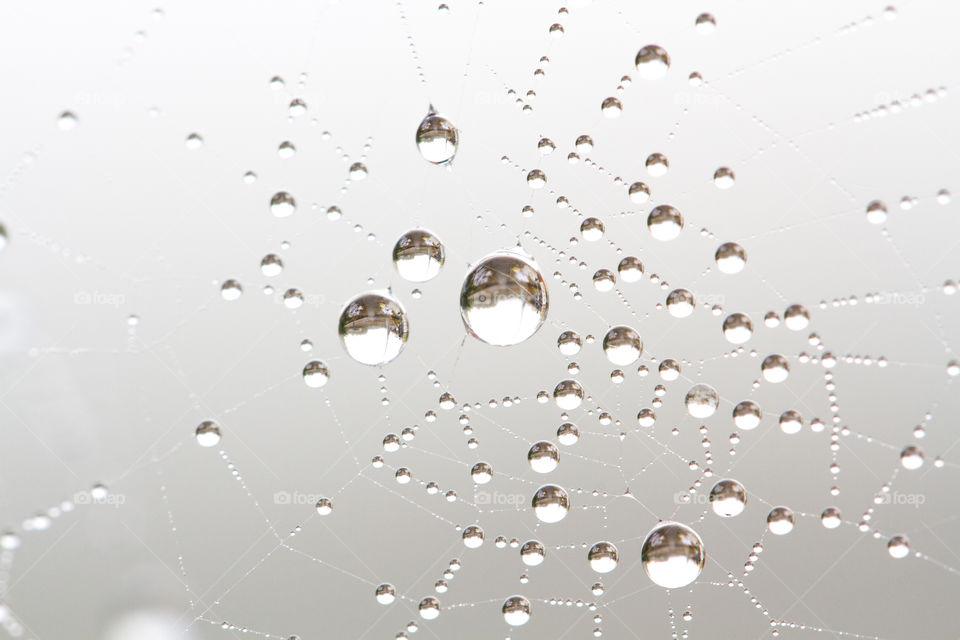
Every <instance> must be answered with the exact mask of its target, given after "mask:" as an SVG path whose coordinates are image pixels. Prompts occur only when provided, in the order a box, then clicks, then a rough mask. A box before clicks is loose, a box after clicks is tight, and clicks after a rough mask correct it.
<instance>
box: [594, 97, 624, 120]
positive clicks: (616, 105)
mask: <svg viewBox="0 0 960 640" xmlns="http://www.w3.org/2000/svg"><path fill="white" fill-rule="evenodd" d="M622 112H623V103H622V102H620V100H618V99H617V98H614V97H613V96H611V97H609V98H605V99H604V100H603V102H602V103H601V104H600V113H602V114H603V115H605V116H606V117H608V118H619V117H620V114H621V113H622Z"/></svg>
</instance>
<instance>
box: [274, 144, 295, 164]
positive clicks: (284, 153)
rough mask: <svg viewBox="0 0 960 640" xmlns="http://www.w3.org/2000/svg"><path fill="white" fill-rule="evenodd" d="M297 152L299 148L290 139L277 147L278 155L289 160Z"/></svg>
mask: <svg viewBox="0 0 960 640" xmlns="http://www.w3.org/2000/svg"><path fill="white" fill-rule="evenodd" d="M296 153H297V148H296V147H295V146H294V144H293V143H292V142H290V141H289V140H284V141H283V142H281V143H280V146H278V147H277V155H278V156H280V157H281V158H283V159H284V160H287V159H289V158H292V157H293V156H295V155H296Z"/></svg>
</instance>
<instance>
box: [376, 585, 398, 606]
mask: <svg viewBox="0 0 960 640" xmlns="http://www.w3.org/2000/svg"><path fill="white" fill-rule="evenodd" d="M376 594H377V602H379V603H380V604H393V602H394V600H396V599H397V590H396V588H395V587H394V586H393V585H392V584H387V583H384V584H381V585H378V586H377V591H376Z"/></svg>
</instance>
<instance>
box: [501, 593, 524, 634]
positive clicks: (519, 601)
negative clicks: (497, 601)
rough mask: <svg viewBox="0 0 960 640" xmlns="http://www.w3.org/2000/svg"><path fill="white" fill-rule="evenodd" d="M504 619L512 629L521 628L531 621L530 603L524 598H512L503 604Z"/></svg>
mask: <svg viewBox="0 0 960 640" xmlns="http://www.w3.org/2000/svg"><path fill="white" fill-rule="evenodd" d="M502 611H503V619H504V621H506V623H507V624H508V625H510V626H511V627H519V626H521V625H525V624H527V622H529V620H530V601H529V600H527V599H526V598H524V597H523V596H510V597H509V598H507V599H506V600H504V602H503V607H502Z"/></svg>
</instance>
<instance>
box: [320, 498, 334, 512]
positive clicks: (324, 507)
mask: <svg viewBox="0 0 960 640" xmlns="http://www.w3.org/2000/svg"><path fill="white" fill-rule="evenodd" d="M316 509H317V514H318V515H321V516H328V515H330V514H331V513H333V502H331V501H330V498H320V499H319V500H317V505H316Z"/></svg>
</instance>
